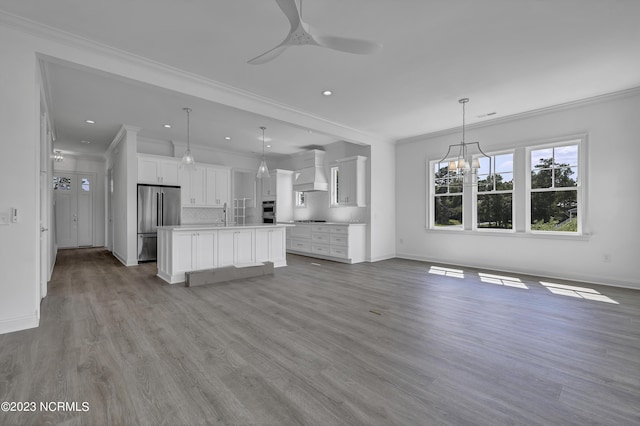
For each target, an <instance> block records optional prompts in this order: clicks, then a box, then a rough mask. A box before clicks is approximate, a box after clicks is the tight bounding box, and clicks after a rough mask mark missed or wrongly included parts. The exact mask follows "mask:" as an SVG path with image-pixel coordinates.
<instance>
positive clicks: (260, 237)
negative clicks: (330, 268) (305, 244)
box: [158, 224, 291, 284]
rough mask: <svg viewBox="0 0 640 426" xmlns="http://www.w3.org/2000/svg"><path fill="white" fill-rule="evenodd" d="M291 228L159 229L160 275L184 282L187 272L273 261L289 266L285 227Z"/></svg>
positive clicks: (180, 227)
mask: <svg viewBox="0 0 640 426" xmlns="http://www.w3.org/2000/svg"><path fill="white" fill-rule="evenodd" d="M287 226H291V225H283V224H260V225H234V226H216V225H179V226H161V227H159V228H158V276H159V277H160V278H162V279H163V280H165V281H166V282H168V283H170V284H174V283H180V282H184V280H185V272H191V271H199V270H203V269H211V268H220V267H224V266H232V265H233V266H238V267H242V266H251V265H255V264H257V263H258V262H265V261H271V262H273V266H274V267H276V268H278V267H281V266H287V258H286V253H285V252H284V235H285V228H286V227H287Z"/></svg>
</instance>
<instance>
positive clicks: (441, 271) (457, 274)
mask: <svg viewBox="0 0 640 426" xmlns="http://www.w3.org/2000/svg"><path fill="white" fill-rule="evenodd" d="M429 273H430V274H435V275H443V276H446V277H454V278H464V271H463V270H462V269H453V268H443V267H442V266H432V267H431V268H430V269H429Z"/></svg>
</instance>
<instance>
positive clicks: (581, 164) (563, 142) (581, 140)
mask: <svg viewBox="0 0 640 426" xmlns="http://www.w3.org/2000/svg"><path fill="white" fill-rule="evenodd" d="M568 145H578V185H577V186H576V187H566V188H553V189H549V191H576V199H577V201H578V230H577V232H568V231H536V230H532V229H531V193H532V192H545V191H531V151H535V150H539V149H545V148H557V147H561V146H568ZM525 151H526V161H525V167H526V174H525V180H526V181H525V191H526V192H525V227H526V228H525V232H527V233H529V234H535V235H558V236H559V235H562V236H583V235H588V234H587V233H586V231H585V229H586V223H587V222H586V220H587V217H586V216H587V215H586V212H587V207H586V205H587V199H586V198H587V197H586V196H585V188H586V186H587V184H586V182H587V175H588V171H587V167H586V165H587V164H588V163H587V135H580V136H572V137H568V138H557V139H554V140H553V141H551V142H549V141H547V142H545V143H541V144H538V145H529V146H527V147H526V150H525Z"/></svg>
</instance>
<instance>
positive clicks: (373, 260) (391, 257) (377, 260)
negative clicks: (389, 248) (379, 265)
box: [367, 253, 396, 262]
mask: <svg viewBox="0 0 640 426" xmlns="http://www.w3.org/2000/svg"><path fill="white" fill-rule="evenodd" d="M395 257H396V254H395V253H389V254H385V255H382V256H376V257H372V258H369V259H367V262H380V261H382V260H389V259H393V258H395Z"/></svg>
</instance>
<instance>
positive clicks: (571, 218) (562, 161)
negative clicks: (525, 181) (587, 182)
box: [527, 141, 580, 232]
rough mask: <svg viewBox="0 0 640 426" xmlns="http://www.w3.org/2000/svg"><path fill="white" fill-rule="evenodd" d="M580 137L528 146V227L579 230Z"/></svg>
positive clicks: (549, 230) (544, 229)
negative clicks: (538, 147) (546, 144)
mask: <svg viewBox="0 0 640 426" xmlns="http://www.w3.org/2000/svg"><path fill="white" fill-rule="evenodd" d="M579 148H580V145H579V141H571V142H567V143H564V144H556V145H555V146H550V147H545V148H542V149H531V150H530V152H529V154H530V155H529V158H530V163H529V164H530V168H531V170H530V171H531V179H530V182H529V187H528V188H527V189H528V196H529V201H530V206H531V208H530V211H529V217H530V220H529V224H528V226H529V229H530V230H531V231H543V232H579V229H580V222H579V211H580V209H579V199H580V197H579V192H578V189H579V186H580V185H579V179H578V178H579V166H578V156H579Z"/></svg>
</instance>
